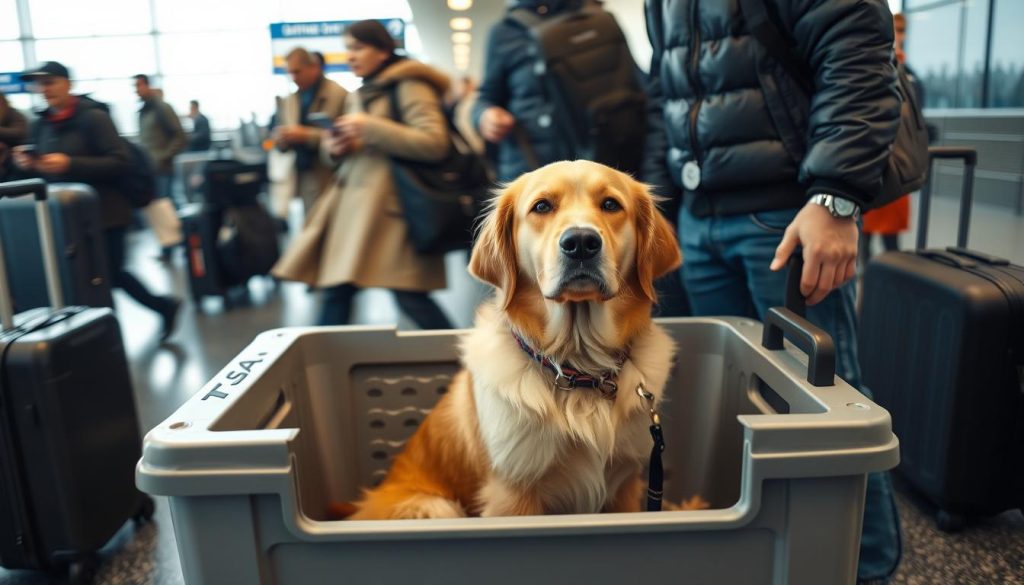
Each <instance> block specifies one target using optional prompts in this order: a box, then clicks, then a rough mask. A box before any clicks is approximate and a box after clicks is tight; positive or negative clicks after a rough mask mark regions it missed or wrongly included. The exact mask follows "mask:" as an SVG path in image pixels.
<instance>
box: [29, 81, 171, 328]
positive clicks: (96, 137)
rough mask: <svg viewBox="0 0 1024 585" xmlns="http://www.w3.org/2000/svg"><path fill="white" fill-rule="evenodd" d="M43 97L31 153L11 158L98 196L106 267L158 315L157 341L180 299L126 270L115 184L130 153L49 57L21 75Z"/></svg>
mask: <svg viewBox="0 0 1024 585" xmlns="http://www.w3.org/2000/svg"><path fill="white" fill-rule="evenodd" d="M21 78H22V79H23V80H25V81H31V82H33V83H34V84H35V85H36V87H37V88H38V90H39V91H40V92H41V93H42V94H43V97H44V98H45V99H46V104H47V108H46V109H45V110H43V111H42V112H40V113H39V118H38V119H37V120H36V121H35V123H34V124H33V125H32V128H31V131H30V133H29V136H30V137H31V140H32V141H33V142H34V143H35V152H34V153H32V154H30V153H28V152H27V151H25V150H22V149H19V148H18V147H15V149H14V162H15V165H16V166H17V167H18V168H19V169H20V171H21V172H22V173H23V174H26V175H30V176H31V175H35V176H41V177H42V178H44V179H46V180H47V181H51V182H61V181H63V182H76V183H85V184H87V185H89V186H90V187H92V188H93V189H95V190H96V192H97V193H98V194H99V197H100V213H101V215H102V220H103V232H104V236H105V239H106V250H107V259H108V265H109V266H110V271H111V273H112V276H113V284H114V286H115V287H117V288H120V289H122V290H123V291H124V292H126V293H128V296H130V297H132V298H133V299H134V300H135V301H136V302H138V303H139V304H141V305H143V306H144V307H146V308H148V309H150V310H151V311H153V312H155V313H157V314H158V315H159V316H160V319H161V322H162V332H161V335H160V339H161V341H164V340H166V339H168V338H169V337H170V336H171V335H172V334H173V333H174V329H175V325H176V324H177V320H178V313H179V312H180V309H181V301H180V300H179V299H177V298H174V297H171V296H162V295H156V294H153V293H152V292H150V291H149V289H148V288H146V286H145V285H144V284H142V283H141V282H140V281H139V280H138V279H137V278H136V277H135V276H134V275H133V274H132V273H130V272H129V271H128V270H127V269H126V268H125V266H124V265H125V234H126V229H127V227H128V226H129V225H131V223H132V205H131V202H130V201H129V200H128V198H127V197H126V195H125V194H124V193H122V192H121V190H120V186H119V182H120V179H121V177H122V176H123V175H124V174H125V173H126V172H128V169H129V168H130V165H131V156H130V154H129V152H128V146H127V145H126V144H125V142H124V139H122V138H121V137H120V136H119V135H118V133H117V128H115V127H114V122H113V120H111V119H110V114H109V113H108V112H107V108H106V106H105V105H104V104H101V103H99V102H97V101H95V100H92V99H90V98H88V97H85V96H76V95H72V94H71V80H70V79H71V74H70V72H69V71H68V69H67V67H65V66H64V65H62V64H60V63H57V62H54V61H48V62H45V63H43V64H41V65H40V66H39V67H36V68H35V69H31V70H29V71H26V72H24V73H22V74H21Z"/></svg>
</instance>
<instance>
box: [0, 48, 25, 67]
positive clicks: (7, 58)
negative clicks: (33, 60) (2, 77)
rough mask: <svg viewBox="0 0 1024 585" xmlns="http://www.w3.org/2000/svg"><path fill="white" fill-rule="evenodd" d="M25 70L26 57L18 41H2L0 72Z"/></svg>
mask: <svg viewBox="0 0 1024 585" xmlns="http://www.w3.org/2000/svg"><path fill="white" fill-rule="evenodd" d="M24 68H25V56H24V55H23V54H22V53H21V43H20V42H18V41H0V72H3V73H6V72H9V71H21V70H22V69H24Z"/></svg>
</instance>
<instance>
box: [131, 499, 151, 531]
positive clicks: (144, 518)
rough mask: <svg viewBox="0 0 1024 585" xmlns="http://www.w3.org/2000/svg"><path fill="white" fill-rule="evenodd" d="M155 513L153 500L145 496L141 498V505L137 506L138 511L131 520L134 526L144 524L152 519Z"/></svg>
mask: <svg viewBox="0 0 1024 585" xmlns="http://www.w3.org/2000/svg"><path fill="white" fill-rule="evenodd" d="M155 512H156V502H154V501H153V498H151V497H149V496H145V497H143V498H142V504H140V505H139V511H138V512H136V513H135V516H133V517H132V520H134V521H135V524H144V523H146V522H149V521H151V520H152V519H153V514H154V513H155Z"/></svg>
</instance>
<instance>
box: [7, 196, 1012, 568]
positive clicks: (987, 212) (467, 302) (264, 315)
mask: <svg viewBox="0 0 1024 585" xmlns="http://www.w3.org/2000/svg"><path fill="white" fill-rule="evenodd" d="M933 213H934V214H933V227H932V234H933V235H934V239H933V240H932V243H933V245H952V243H953V240H954V239H955V237H954V236H953V234H955V225H954V224H955V217H956V208H955V205H954V204H953V203H952V202H951V201H949V200H945V199H938V200H937V201H936V203H935V205H934V206H933ZM974 225H975V226H976V227H977V229H976V230H975V233H974V234H973V237H972V238H971V247H972V248H975V249H978V250H982V251H985V252H989V253H991V254H996V255H1002V256H1006V257H1010V258H1011V259H1012V260H1014V261H1015V262H1017V263H1018V264H1024V217H1022V216H1016V215H1014V214H1013V213H1012V211H1008V210H1003V209H996V208H987V207H984V206H977V207H976V209H975V213H974ZM982 226H983V227H982ZM911 242H912V240H911V239H910V238H909V237H904V240H903V244H904V246H908V247H909V246H910V245H911ZM156 252H157V250H156V245H155V243H154V242H153V241H152V240H151V239H150V238H149V236H148V235H147V234H136V235H135V236H133V241H132V258H131V265H132V268H133V270H135V271H136V272H137V274H139V275H140V276H141V277H142V278H143V279H144V280H145V281H146V282H148V283H150V284H151V285H152V286H153V288H154V289H155V290H161V291H174V292H175V293H176V294H179V295H182V296H187V286H188V285H187V282H185V274H184V265H183V264H184V262H183V259H182V258H178V259H177V261H176V262H175V263H174V264H172V265H171V266H167V265H164V264H161V263H159V262H158V261H157V260H156V259H155V255H156ZM464 262H465V258H464V257H463V258H459V257H457V256H453V257H451V258H449V280H450V283H449V284H450V290H447V291H444V292H443V293H441V294H440V295H438V296H439V300H440V302H441V303H442V305H443V306H444V308H445V309H446V310H447V311H448V312H449V314H450V315H451V316H452V317H453V320H454V321H455V322H456V324H457V325H458V326H468V325H469V323H470V319H471V315H472V307H473V306H474V305H475V303H476V302H477V300H478V299H479V298H481V296H482V295H483V294H484V291H483V289H482V288H481V287H479V286H478V285H476V284H475V283H473V282H472V281H470V280H469V278H468V277H466V276H465V275H464V274H463V273H461V272H460V271H459V269H460V263H461V265H462V266H464ZM116 296H117V298H116V303H117V310H118V314H119V317H120V319H121V322H122V328H123V330H124V335H125V341H126V346H127V348H128V352H129V357H130V359H131V362H132V370H133V372H132V373H133V377H134V381H135V390H136V395H137V405H138V408H139V412H140V415H141V420H142V424H143V425H144V427H145V428H146V429H149V428H151V427H153V426H154V425H156V424H158V423H160V422H161V421H163V420H164V419H165V418H166V417H168V416H169V415H170V414H171V413H173V412H174V410H175V409H176V408H177V407H178V406H179V405H180V404H181V403H182V402H183V401H185V400H186V399H187V398H189V397H190V396H191V395H192V394H193V393H194V392H196V391H197V390H198V389H199V388H200V387H201V386H202V384H203V383H204V382H205V381H206V380H208V379H209V378H210V377H212V376H213V375H214V374H215V373H216V372H217V371H218V370H219V369H220V368H221V367H222V366H223V365H224V364H226V363H227V362H228V361H229V360H230V359H231V358H232V357H234V356H235V355H236V354H237V353H238V352H239V350H241V349H242V348H243V347H244V346H245V345H246V344H247V343H248V342H249V341H250V340H251V339H252V338H253V337H254V336H255V335H256V334H257V333H259V332H261V331H264V330H266V329H271V328H274V327H279V326H282V325H286V326H292V325H296V326H298V325H308V324H310V323H312V322H313V321H314V319H315V316H316V310H317V300H316V295H314V294H310V293H309V292H308V291H307V289H306V287H305V286H302V285H295V284H285V285H282V286H280V287H277V288H275V287H273V286H272V285H270V284H269V282H267V281H262V280H261V281H257V282H253V283H252V284H251V285H250V297H251V299H250V302H248V303H242V304H240V305H239V306H237V307H235V308H233V309H232V310H230V311H224V310H223V308H222V307H220V306H219V301H217V300H213V299H210V300H208V301H207V302H206V303H205V304H204V309H205V310H204V311H197V310H196V307H195V306H192V305H191V304H188V305H186V306H185V308H184V309H183V314H182V319H181V323H180V329H179V332H178V334H177V335H176V336H175V337H174V338H173V340H172V342H171V343H168V344H164V345H160V344H158V343H157V341H156V337H157V332H158V329H159V323H158V320H157V318H156V317H155V316H154V315H152V314H150V313H148V312H146V311H145V310H143V309H142V308H140V307H139V306H138V305H135V304H134V303H133V302H132V301H131V300H130V299H128V298H127V297H125V296H124V295H123V294H121V293H117V295H116ZM355 315H356V318H357V320H358V322H360V323H371V324H388V323H394V322H396V320H397V318H398V315H397V312H396V310H395V308H394V307H393V304H392V302H391V300H390V298H389V295H388V293H386V292H384V291H366V292H365V293H364V294H363V295H362V296H361V297H360V298H359V299H358V301H357V307H356V311H355ZM127 324H130V326H127ZM399 326H402V327H404V326H407V324H406V323H404V322H402V321H399ZM897 491H898V498H897V504H898V507H899V511H900V517H901V522H902V526H903V534H904V547H905V549H904V555H903V562H902V564H901V566H900V568H899V570H898V572H897V573H896V575H895V576H894V577H893V579H892V581H891V583H892V584H893V585H1024V516H1022V515H1021V514H1020V513H1019V512H1017V511H1012V512H1006V513H1004V514H1002V515H1000V516H996V517H993V518H989V519H985V520H981V521H978V522H976V523H974V524H972V525H970V526H969V527H967V528H966V529H965V530H964V531H963V532H960V533H957V534H945V533H942V532H939V531H938V530H937V529H936V527H935V523H934V520H933V514H934V510H932V509H931V508H930V506H929V505H928V504H927V503H926V502H924V501H923V500H921V499H920V498H919V497H918V496H917V495H915V494H914V493H913V491H912V490H910V489H909V488H907V487H906V486H905V485H903V484H902V483H900V482H899V481H897ZM102 558H103V564H102V567H101V569H100V574H99V577H98V579H97V581H96V583H97V585H181V584H182V583H183V580H182V574H181V568H180V565H179V560H178V553H177V547H176V545H175V542H174V534H173V527H172V523H171V519H170V514H169V510H168V507H167V503H166V501H165V500H164V499H162V498H158V505H157V514H156V517H155V521H154V522H153V523H151V524H146V525H143V526H142V527H140V528H136V527H134V526H133V525H131V524H130V523H129V524H128V525H126V526H125V527H124V529H122V531H121V532H120V533H119V534H118V535H117V536H116V537H115V538H114V540H113V541H112V542H111V543H110V544H109V545H108V546H107V547H106V548H105V549H104V550H103V551H102ZM49 583H51V581H50V580H48V579H47V578H46V577H45V576H42V575H39V574H36V573H30V572H12V571H5V570H3V569H0V585H44V584H49ZM53 583H57V581H53ZM225 585H227V584H225ZM722 585H742V584H722ZM822 585H830V584H822Z"/></svg>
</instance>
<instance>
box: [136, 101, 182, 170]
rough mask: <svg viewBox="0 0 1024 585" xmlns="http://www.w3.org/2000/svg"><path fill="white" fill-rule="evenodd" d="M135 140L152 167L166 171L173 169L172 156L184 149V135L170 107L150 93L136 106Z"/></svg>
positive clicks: (179, 121)
mask: <svg viewBox="0 0 1024 585" xmlns="http://www.w3.org/2000/svg"><path fill="white" fill-rule="evenodd" d="M139 142H140V143H142V147H143V148H144V149H145V150H146V152H147V153H148V154H149V158H150V159H152V161H153V167H154V168H155V169H156V171H157V172H158V173H160V174H164V175H169V174H171V173H172V172H173V171H174V167H173V164H174V156H175V155H177V154H178V153H179V152H181V151H183V150H185V146H186V144H187V143H188V139H187V138H186V137H185V130H184V129H182V127H181V120H179V119H178V114H176V113H175V112H174V108H172V107H171V106H169V105H167V102H165V101H164V100H162V99H160V98H158V97H152V98H149V99H147V100H145V101H144V102H143V104H142V109H141V110H139Z"/></svg>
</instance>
